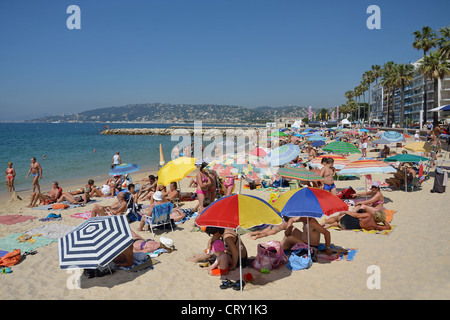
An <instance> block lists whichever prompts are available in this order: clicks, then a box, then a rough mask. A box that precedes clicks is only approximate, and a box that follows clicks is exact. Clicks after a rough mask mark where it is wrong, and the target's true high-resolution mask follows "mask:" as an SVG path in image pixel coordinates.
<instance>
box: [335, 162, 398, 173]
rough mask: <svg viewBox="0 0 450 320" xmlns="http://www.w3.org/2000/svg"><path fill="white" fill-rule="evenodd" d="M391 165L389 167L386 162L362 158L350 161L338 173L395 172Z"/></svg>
mask: <svg viewBox="0 0 450 320" xmlns="http://www.w3.org/2000/svg"><path fill="white" fill-rule="evenodd" d="M396 171H397V170H395V169H394V168H393V167H391V166H390V165H389V164H387V163H386V162H382V161H379V160H373V159H362V160H356V161H353V162H350V163H349V164H348V165H346V166H345V167H344V169H342V170H341V171H339V175H353V174H356V175H363V174H377V173H391V172H396Z"/></svg>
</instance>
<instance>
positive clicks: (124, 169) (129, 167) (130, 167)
mask: <svg viewBox="0 0 450 320" xmlns="http://www.w3.org/2000/svg"><path fill="white" fill-rule="evenodd" d="M136 171H139V165H137V164H134V163H122V164H119V165H117V166H115V167H114V168H112V169H111V171H110V172H109V175H110V176H114V175H117V174H118V175H123V174H127V173H132V172H136Z"/></svg>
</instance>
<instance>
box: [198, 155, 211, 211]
mask: <svg viewBox="0 0 450 320" xmlns="http://www.w3.org/2000/svg"><path fill="white" fill-rule="evenodd" d="M207 165H208V164H207V163H206V162H203V163H202V165H201V166H200V170H199V172H198V173H197V191H196V193H197V198H198V203H199V208H198V212H202V211H203V202H204V201H205V198H206V196H207V195H208V189H209V188H210V186H211V178H210V177H209V175H208V174H207V173H206V172H205V167H206V166H207Z"/></svg>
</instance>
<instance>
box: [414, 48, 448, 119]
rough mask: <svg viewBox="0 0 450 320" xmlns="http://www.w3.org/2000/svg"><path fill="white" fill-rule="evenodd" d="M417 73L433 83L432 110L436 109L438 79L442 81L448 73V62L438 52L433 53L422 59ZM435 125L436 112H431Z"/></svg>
mask: <svg viewBox="0 0 450 320" xmlns="http://www.w3.org/2000/svg"><path fill="white" fill-rule="evenodd" d="M419 71H420V72H423V74H424V77H426V78H428V79H430V80H432V81H433V91H434V99H433V100H434V103H433V108H437V107H438V106H439V97H438V95H439V89H438V85H439V79H441V80H442V78H444V76H445V75H446V74H449V73H450V62H449V61H447V60H446V59H445V58H444V56H442V55H441V54H440V53H439V51H433V52H430V54H429V55H427V56H425V57H424V58H423V61H422V62H421V64H420V65H419ZM437 123H438V117H437V112H433V125H434V126H436V125H437Z"/></svg>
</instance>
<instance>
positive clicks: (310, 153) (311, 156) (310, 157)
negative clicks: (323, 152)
mask: <svg viewBox="0 0 450 320" xmlns="http://www.w3.org/2000/svg"><path fill="white" fill-rule="evenodd" d="M307 153H308V161H311V160H313V159H314V158H315V157H316V150H314V149H313V148H312V145H311V144H310V143H308V149H307Z"/></svg>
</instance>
